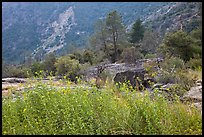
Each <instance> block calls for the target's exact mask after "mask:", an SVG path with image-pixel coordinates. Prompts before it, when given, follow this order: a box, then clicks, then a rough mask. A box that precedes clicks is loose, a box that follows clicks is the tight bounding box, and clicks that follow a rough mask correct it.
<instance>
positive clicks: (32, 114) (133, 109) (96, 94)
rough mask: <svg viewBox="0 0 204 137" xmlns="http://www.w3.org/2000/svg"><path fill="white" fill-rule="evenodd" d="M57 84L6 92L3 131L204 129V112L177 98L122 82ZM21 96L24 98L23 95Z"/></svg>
mask: <svg viewBox="0 0 204 137" xmlns="http://www.w3.org/2000/svg"><path fill="white" fill-rule="evenodd" d="M69 87H70V85H69V83H68V84H67V88H66V89H58V90H56V89H54V88H50V87H48V86H47V85H46V84H38V85H37V86H36V87H35V88H34V89H32V90H30V91H27V92H24V93H23V94H22V97H19V98H17V99H16V101H12V98H2V134H4V135H7V134H15V135H37V134H41V135H47V134H51V135H58V134H59V135H68V134H85V135H91V134H99V135H101V134H105V135H107V134H123V135H125V134H136V135H141V134H142V135H147V134H150V135H152V134H173V135H175V134H202V115H201V113H200V112H199V111H198V110H196V109H195V108H193V107H190V106H188V105H185V104H182V103H180V102H179V101H175V102H168V101H167V100H166V99H165V98H163V97H162V96H155V97H154V98H151V97H150V95H149V94H148V93H145V94H140V93H139V92H138V91H135V90H134V89H129V88H127V86H125V85H124V86H123V87H121V88H120V89H117V88H116V87H115V86H113V87H112V88H111V86H106V88H102V89H97V88H96V87H94V86H93V87H92V89H88V88H87V89H85V88H82V87H78V88H76V89H71V88H69ZM21 98H23V99H21Z"/></svg>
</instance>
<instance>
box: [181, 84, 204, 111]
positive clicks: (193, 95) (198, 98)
mask: <svg viewBox="0 0 204 137" xmlns="http://www.w3.org/2000/svg"><path fill="white" fill-rule="evenodd" d="M181 100H182V101H190V102H192V104H193V105H194V106H195V107H196V108H198V109H199V110H201V111H202V80H198V81H196V86H195V87H192V88H191V89H190V90H189V91H188V92H187V93H186V94H184V95H183V97H182V98H181Z"/></svg>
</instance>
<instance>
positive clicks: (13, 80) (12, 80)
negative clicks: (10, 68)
mask: <svg viewBox="0 0 204 137" xmlns="http://www.w3.org/2000/svg"><path fill="white" fill-rule="evenodd" d="M2 82H4V83H25V82H26V80H25V79H24V78H3V79H2Z"/></svg>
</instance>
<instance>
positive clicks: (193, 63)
mask: <svg viewBox="0 0 204 137" xmlns="http://www.w3.org/2000/svg"><path fill="white" fill-rule="evenodd" d="M186 66H187V67H188V68H191V69H193V70H195V69H198V68H199V67H201V68H202V58H199V59H196V58H194V59H190V60H189V61H188V62H187V63H186Z"/></svg>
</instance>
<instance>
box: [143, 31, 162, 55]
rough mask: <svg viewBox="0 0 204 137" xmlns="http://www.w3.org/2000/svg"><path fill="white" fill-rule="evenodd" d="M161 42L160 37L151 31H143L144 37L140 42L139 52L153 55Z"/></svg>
mask: <svg viewBox="0 0 204 137" xmlns="http://www.w3.org/2000/svg"><path fill="white" fill-rule="evenodd" d="M160 42H161V38H160V36H159V35H158V34H157V33H156V32H153V31H151V30H145V32H144V37H143V38H142V41H141V52H142V53H143V54H144V55H146V54H153V53H155V52H156V49H157V47H159V44H160Z"/></svg>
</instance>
